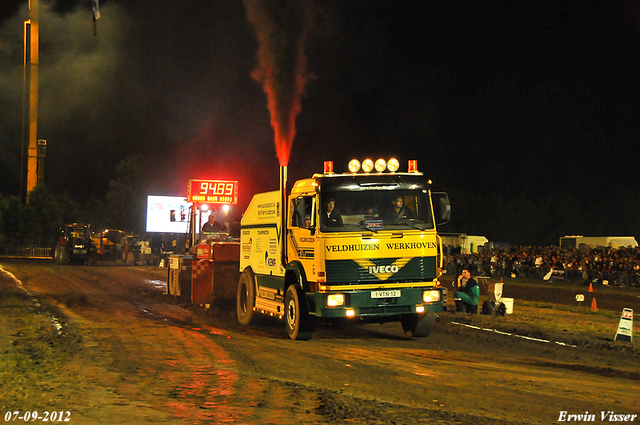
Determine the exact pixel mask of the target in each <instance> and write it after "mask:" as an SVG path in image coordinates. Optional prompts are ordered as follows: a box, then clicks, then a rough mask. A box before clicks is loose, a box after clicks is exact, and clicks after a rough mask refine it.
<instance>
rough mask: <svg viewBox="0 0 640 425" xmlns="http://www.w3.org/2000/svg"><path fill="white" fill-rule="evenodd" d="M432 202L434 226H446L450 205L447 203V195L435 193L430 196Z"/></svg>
mask: <svg viewBox="0 0 640 425" xmlns="http://www.w3.org/2000/svg"><path fill="white" fill-rule="evenodd" d="M431 199H432V201H433V208H434V215H435V217H436V224H437V225H441V224H446V223H448V222H449V220H450V219H451V203H450V202H449V195H447V194H446V193H445V192H435V193H432V194H431Z"/></svg>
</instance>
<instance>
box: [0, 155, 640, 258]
mask: <svg viewBox="0 0 640 425" xmlns="http://www.w3.org/2000/svg"><path fill="white" fill-rule="evenodd" d="M145 170H146V168H145V161H144V159H143V158H142V157H140V156H131V157H128V158H126V159H125V160H123V161H122V162H120V163H119V164H118V166H117V168H116V177H115V179H114V180H111V181H110V182H109V191H108V192H107V194H106V196H105V198H104V199H92V200H90V201H88V202H87V203H85V204H80V203H78V202H76V201H74V200H73V199H72V198H71V197H70V196H69V195H68V194H67V193H52V192H51V191H50V190H49V189H47V187H46V186H45V185H38V186H37V187H36V188H35V189H34V190H33V191H32V192H31V193H30V194H29V200H28V202H27V204H26V205H25V204H23V203H22V201H21V199H20V197H19V196H7V195H1V194H0V246H53V244H54V243H55V241H56V238H57V237H58V229H59V226H60V225H62V224H66V223H74V222H79V223H90V224H92V226H93V227H94V229H102V228H116V229H121V230H124V231H126V232H129V233H132V234H136V235H143V234H144V231H145V220H146V202H147V199H146V194H147V193H150V192H149V191H150V188H151V187H152V185H153V178H152V177H151V176H150V175H149V173H147V172H146V171H145ZM444 189H446V188H444ZM448 192H449V197H450V200H451V205H452V219H451V221H450V222H449V223H448V224H446V225H445V226H442V227H441V228H440V229H439V230H440V231H442V232H455V233H467V234H472V235H483V236H486V237H487V238H488V239H489V240H490V241H492V242H498V243H505V244H511V245H517V246H551V245H557V244H558V239H559V238H560V237H561V236H565V235H577V234H579V235H584V236H607V235H611V236H613V235H615V236H640V220H639V219H638V217H639V216H640V193H638V191H636V190H634V189H632V188H631V187H630V186H627V185H620V186H614V187H611V188H610V189H609V190H608V191H607V192H605V193H594V194H593V195H592V196H590V197H587V198H580V197H578V196H576V195H573V194H568V193H561V192H558V191H552V192H549V193H548V194H546V195H537V196H534V195H530V194H526V193H520V194H518V195H515V196H513V197H509V198H505V197H503V196H501V195H499V194H495V193H489V194H482V193H478V192H470V191H464V190H461V189H458V188H454V189H452V190H448Z"/></svg>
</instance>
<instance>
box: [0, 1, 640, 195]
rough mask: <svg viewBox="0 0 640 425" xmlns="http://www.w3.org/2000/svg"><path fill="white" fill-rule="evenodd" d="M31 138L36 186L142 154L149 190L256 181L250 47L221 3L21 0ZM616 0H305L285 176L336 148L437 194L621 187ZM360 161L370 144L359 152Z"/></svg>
mask: <svg viewBox="0 0 640 425" xmlns="http://www.w3.org/2000/svg"><path fill="white" fill-rule="evenodd" d="M40 5H41V13H40V15H41V16H40V20H41V30H40V38H41V53H40V109H39V122H38V138H42V139H47V141H48V150H47V160H46V175H45V183H46V184H47V186H48V187H49V188H50V189H52V190H53V191H55V192H62V191H66V192H68V193H69V195H70V196H71V197H73V198H75V199H77V200H78V201H80V202H84V201H86V200H88V199H89V198H90V197H92V196H93V197H97V198H103V197H104V195H105V193H106V192H107V190H108V182H109V180H111V179H113V178H115V166H116V164H118V163H119V162H120V161H121V160H122V159H124V158H125V157H127V156H128V155H132V154H138V155H144V156H145V157H146V158H148V159H149V160H150V161H149V166H148V168H147V169H145V170H144V171H145V172H146V173H148V175H149V176H151V177H153V179H154V181H155V182H156V185H155V187H154V188H152V189H151V190H152V191H153V192H154V193H153V194H156V195H184V194H185V193H186V180H187V179H190V178H229V179H234V180H239V182H240V192H241V201H242V202H247V201H248V199H249V197H250V195H251V194H252V193H253V192H255V191H263V190H275V189H277V185H278V159H277V158H276V151H275V146H274V132H273V129H272V127H271V125H270V116H269V111H268V109H267V100H266V96H265V93H264V91H263V89H262V87H261V85H260V84H259V83H258V82H256V81H255V80H254V79H252V77H251V73H252V71H253V70H254V69H255V67H256V64H257V59H256V54H257V49H258V43H257V41H256V34H255V32H254V29H253V27H252V26H251V24H250V23H249V21H248V19H247V15H246V11H245V8H244V6H243V3H242V2H241V1H239V0H220V1H214V0H212V1H207V2H202V1H197V2H196V1H193V0H181V1H180V2H176V1H169V0H155V1H153V2H141V1H133V0H103V1H101V3H100V13H101V15H102V17H101V18H100V19H99V20H98V23H97V36H94V34H93V28H92V22H91V21H92V12H91V2H90V1H89V0H82V1H72V0H58V1H47V0H40ZM25 19H28V12H27V1H26V0H24V1H19V2H17V1H8V0H3V2H2V3H0V117H1V118H0V143H1V147H2V148H1V149H0V169H1V170H2V175H3V178H2V180H1V181H0V192H1V193H3V194H18V193H19V185H20V176H19V165H20V143H21V123H22V88H23V87H22V72H23V67H22V48H23V47H22V22H23V20H25ZM639 30H640V4H638V2H636V1H631V0H630V1H590V0H585V1H553V2H539V1H535V2H534V1H398V0H390V1H382V0H366V1H365V0H363V1H355V0H350V1H340V0H316V1H315V2H314V3H313V26H312V28H311V30H310V32H309V34H308V38H307V40H306V43H305V53H306V57H307V62H308V63H307V68H308V71H309V72H310V73H311V74H312V77H311V78H309V80H308V82H307V85H306V90H305V92H306V93H305V96H304V97H303V99H302V110H301V112H300V114H299V115H298V117H297V120H296V125H297V128H296V130H297V134H296V137H295V140H294V143H293V149H292V151H291V160H290V163H289V178H290V180H292V179H296V178H302V177H306V176H310V175H311V174H312V173H313V172H321V170H322V163H323V161H324V160H333V161H334V163H335V168H336V171H342V170H345V169H346V163H347V162H348V160H349V159H350V158H351V157H357V158H361V159H363V158H365V157H367V156H370V157H378V156H383V157H389V156H396V157H397V158H398V159H400V161H401V164H402V167H403V168H406V162H407V160H409V159H417V160H418V164H419V168H420V169H421V171H423V172H424V173H425V174H426V175H427V176H428V177H429V178H431V179H432V180H434V186H435V188H436V189H438V190H444V191H448V190H453V189H460V190H465V191H473V192H476V193H498V194H500V195H502V196H504V197H510V196H515V195H518V194H521V193H531V194H535V195H543V194H545V193H548V192H561V193H562V192H570V193H575V194H577V195H578V196H582V197H597V196H598V194H599V193H601V192H602V191H605V190H606V189H607V188H608V187H609V186H611V185H613V184H619V183H625V184H629V185H631V186H633V187H637V186H638V185H637V182H638V177H637V175H638V166H637V165H636V162H637V161H638V159H639V155H638V153H639V149H640V148H639V147H638V146H639V144H638V137H639V134H640V102H639V100H640V79H639V75H640V74H639V70H640V31H639ZM374 159H375V158H374Z"/></svg>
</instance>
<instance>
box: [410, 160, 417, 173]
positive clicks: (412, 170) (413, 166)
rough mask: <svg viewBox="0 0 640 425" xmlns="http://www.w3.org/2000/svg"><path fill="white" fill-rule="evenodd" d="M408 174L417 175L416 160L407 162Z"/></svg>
mask: <svg viewBox="0 0 640 425" xmlns="http://www.w3.org/2000/svg"><path fill="white" fill-rule="evenodd" d="M409 172H410V173H417V172H418V160H417V159H410V160H409Z"/></svg>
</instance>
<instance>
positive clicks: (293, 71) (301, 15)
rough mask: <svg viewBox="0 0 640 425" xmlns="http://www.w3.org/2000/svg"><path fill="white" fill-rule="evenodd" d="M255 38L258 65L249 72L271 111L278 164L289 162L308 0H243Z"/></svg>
mask: <svg viewBox="0 0 640 425" xmlns="http://www.w3.org/2000/svg"><path fill="white" fill-rule="evenodd" d="M244 5H245V8H246V10H247V17H248V19H249V22H251V24H252V25H253V28H254V30H255V32H256V35H257V39H258V44H259V48H258V65H257V68H256V69H255V70H254V71H253V72H252V74H251V76H252V77H253V79H254V80H256V81H258V82H259V83H261V84H262V88H263V90H264V92H265V93H266V95H267V105H268V107H269V112H270V113H271V126H272V127H273V130H274V133H275V144H276V153H277V155H278V162H279V163H280V166H287V165H288V164H289V157H290V155H291V147H292V145H293V139H294V138H295V135H296V124H295V121H296V117H297V116H298V114H299V113H300V111H301V110H302V100H301V98H302V95H303V94H304V88H305V86H306V83H307V80H308V74H307V58H306V56H305V54H304V41H305V39H306V36H307V33H308V29H309V25H308V24H309V22H310V14H311V3H310V1H308V0H245V1H244Z"/></svg>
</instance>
